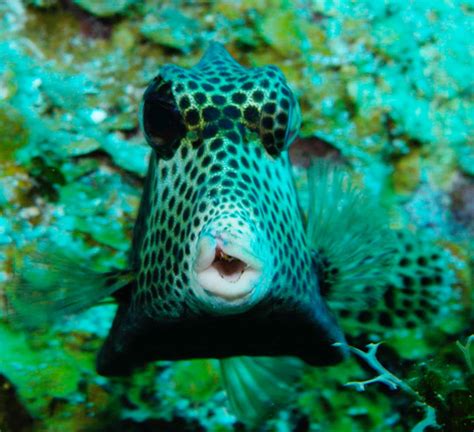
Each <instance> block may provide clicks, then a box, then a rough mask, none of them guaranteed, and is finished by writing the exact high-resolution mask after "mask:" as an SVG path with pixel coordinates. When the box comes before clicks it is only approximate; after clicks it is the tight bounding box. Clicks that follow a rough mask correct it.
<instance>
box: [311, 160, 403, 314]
mask: <svg viewBox="0 0 474 432" xmlns="http://www.w3.org/2000/svg"><path fill="white" fill-rule="evenodd" d="M308 183H309V184H308V189H309V202H308V223H307V235H308V239H309V243H310V245H311V247H312V248H313V249H314V261H315V264H316V267H317V269H318V275H319V280H320V289H321V293H322V294H323V296H324V297H325V298H326V300H327V301H328V303H329V305H330V306H331V308H332V309H334V310H335V311H337V310H339V309H342V308H344V309H346V308H354V309H358V310H361V309H363V308H365V307H367V306H369V305H370V303H371V302H373V301H374V299H377V298H380V297H381V296H382V294H383V276H384V274H386V273H387V272H389V271H390V269H391V267H392V265H393V261H394V250H395V242H394V240H395V238H394V236H393V235H392V232H391V231H390V230H389V228H388V217H387V216H386V215H385V214H384V211H383V210H382V209H381V207H380V206H379V205H377V203H376V202H375V200H374V199H373V198H372V197H371V196H370V195H368V194H366V193H364V192H363V191H361V190H358V189H357V188H356V187H355V186H354V184H353V183H352V182H351V179H350V177H349V175H348V174H347V173H346V172H345V171H344V170H343V168H341V167H337V166H334V165H330V163H329V162H325V161H321V162H316V163H314V164H313V165H312V166H311V167H310V168H309V170H308Z"/></svg>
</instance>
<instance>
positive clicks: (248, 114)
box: [134, 46, 317, 316]
mask: <svg viewBox="0 0 474 432" xmlns="http://www.w3.org/2000/svg"><path fill="white" fill-rule="evenodd" d="M160 77H161V79H162V80H164V81H165V82H167V83H170V86H171V88H172V91H173V95H174V98H175V99H176V101H177V110H178V112H179V115H180V117H181V118H182V121H183V123H184V125H185V127H186V130H187V134H186V135H185V136H184V137H183V138H182V139H181V141H180V143H179V146H174V147H173V148H172V149H170V153H172V152H176V153H174V156H173V157H171V158H167V159H165V158H161V157H160V155H159V154H157V155H156V156H157V157H155V158H152V159H151V162H150V163H151V164H156V167H155V169H154V170H152V171H151V172H152V177H151V179H150V182H151V196H150V197H149V201H150V211H149V214H147V217H146V220H145V222H144V223H146V230H145V232H146V234H145V238H144V241H143V242H142V243H141V244H142V248H141V250H140V263H141V267H140V269H139V279H138V281H139V283H138V289H137V291H136V293H135V295H134V305H135V306H136V307H141V308H143V307H144V306H145V309H146V311H147V313H148V314H149V315H150V316H157V315H160V314H161V315H163V314H164V315H167V316H169V315H172V316H180V314H182V313H184V312H183V311H184V310H186V307H190V306H189V304H188V303H187V301H189V299H191V298H192V297H193V296H192V291H191V290H190V288H189V287H190V278H191V271H192V269H193V265H194V258H195V253H196V244H197V241H198V239H199V233H200V232H201V230H202V229H203V227H205V226H206V223H209V221H216V220H217V221H221V220H222V221H224V222H222V223H223V226H222V229H224V230H225V229H230V227H228V226H226V223H225V220H226V219H225V217H230V218H232V219H233V220H238V221H239V224H238V226H241V227H242V228H241V229H240V228H238V229H237V233H240V234H242V233H244V232H245V229H248V227H254V228H253V229H254V230H255V231H257V230H258V236H259V238H261V239H262V242H263V241H267V242H268V244H269V248H268V250H270V251H271V254H270V255H271V256H266V257H265V260H266V261H267V265H268V266H271V267H272V269H273V273H272V274H273V276H272V278H273V279H272V286H271V293H270V294H269V296H270V297H271V298H272V299H275V301H276V299H278V301H279V302H283V301H287V302H292V301H295V299H299V300H301V299H303V298H308V297H310V296H313V295H314V293H315V289H314V287H315V286H316V285H317V282H316V279H315V278H316V276H315V274H314V272H313V271H312V265H311V263H310V261H311V260H310V253H309V248H308V245H307V244H306V239H305V235H304V227H303V224H302V221H301V217H300V214H299V210H298V205H297V201H296V193H295V190H294V186H293V182H292V178H291V172H290V164H289V160H288V154H287V152H286V151H285V150H286V149H287V148H288V146H289V144H290V143H291V140H292V139H293V138H294V136H295V135H296V133H297V132H298V130H299V125H300V114H299V108H298V105H297V102H296V99H295V98H294V96H293V95H292V93H291V91H290V90H289V87H288V86H287V84H286V82H285V80H284V77H283V75H282V73H281V72H280V70H279V69H277V68H276V67H263V68H251V69H246V68H243V67H241V66H240V65H238V64H237V63H236V62H235V61H234V60H233V59H232V58H231V57H230V55H229V54H228V53H227V52H226V51H225V49H224V48H222V47H220V46H214V47H213V50H211V52H208V53H207V54H206V56H205V57H204V58H203V59H202V60H201V61H200V62H199V64H198V65H196V66H195V67H193V68H192V69H190V70H185V69H182V68H179V67H176V66H170V65H168V66H165V67H164V68H163V69H162V71H161V73H160ZM151 85H153V84H151ZM150 121H151V119H150ZM246 227H247V228H246ZM232 229H236V228H235V226H234V228H232ZM284 299H285V300H284ZM186 305H187V306H186Z"/></svg>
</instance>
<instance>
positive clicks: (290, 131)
mask: <svg viewBox="0 0 474 432" xmlns="http://www.w3.org/2000/svg"><path fill="white" fill-rule="evenodd" d="M292 102H293V103H292V104H291V105H290V108H289V112H288V126H287V127H286V134H285V141H284V148H285V150H287V149H288V148H289V147H290V145H291V144H292V143H293V141H294V140H295V139H296V137H297V136H298V133H299V131H300V127H301V111H300V106H299V104H298V102H297V101H296V100H293V101H292Z"/></svg>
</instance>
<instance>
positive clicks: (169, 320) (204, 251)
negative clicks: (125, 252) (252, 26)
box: [12, 43, 399, 425]
mask: <svg viewBox="0 0 474 432" xmlns="http://www.w3.org/2000/svg"><path fill="white" fill-rule="evenodd" d="M140 122H141V128H142V130H143V134H144V137H145V140H146V142H147V143H148V145H149V146H150V147H151V156H150V160H149V166H148V171H147V175H146V179H145V184H144V188H143V194H142V198H141V202H140V206H139V209H138V214H137V218H136V221H135V225H134V229H133V235H132V242H131V248H130V254H129V260H128V268H126V269H122V270H114V269H111V270H110V271H108V272H105V273H99V272H93V271H91V270H90V269H89V268H88V266H87V265H83V264H81V263H79V262H77V260H74V259H73V258H71V257H68V256H67V251H64V250H54V248H47V249H45V250H43V251H41V250H39V252H38V254H37V255H32V256H31V257H30V261H29V264H28V265H27V266H26V268H25V270H24V273H23V274H22V276H21V277H20V278H19V282H18V283H17V288H16V289H15V290H14V298H13V300H12V303H13V304H14V305H16V309H17V311H18V314H19V315H20V318H21V319H23V320H25V321H27V322H29V323H30V324H32V325H34V324H38V323H39V322H46V321H50V320H52V319H56V318H57V317H59V316H62V315H65V314H73V313H77V312H79V311H82V310H84V309H86V308H88V307H90V306H92V305H94V304H96V303H97V302H100V301H101V300H102V299H104V298H106V297H109V296H111V297H112V298H113V299H114V301H115V302H116V303H117V304H118V308H117V311H116V314H115V318H114V320H113V323H112V325H111V328H110V330H109V333H108V335H107V337H106V339H105V341H104V343H103V346H102V348H101V349H100V351H99V353H98V356H97V365H96V366H97V372H98V373H99V374H101V375H104V376H124V375H129V374H132V373H133V371H134V370H135V369H137V368H140V367H143V366H145V365H146V364H147V363H149V362H153V361H156V360H181V359H195V358H214V359H218V360H219V362H220V366H221V375H222V379H223V383H224V386H225V388H226V391H227V394H228V397H229V402H230V406H231V408H232V410H233V412H234V413H235V414H236V416H237V417H238V418H239V419H241V420H242V421H244V422H247V423H248V424H254V425H255V424H258V423H259V422H261V421H262V420H263V419H265V418H267V417H268V416H269V415H270V413H271V412H273V410H274V409H276V407H278V406H281V404H283V403H286V401H288V398H289V397H290V395H291V393H292V390H291V388H292V387H291V386H292V385H293V384H294V382H295V381H296V380H297V379H298V377H299V376H300V375H301V373H302V371H303V370H304V368H305V367H307V366H312V367H320V366H330V365H336V364H338V363H339V362H342V361H344V360H345V359H346V358H347V357H348V355H349V349H348V347H347V343H346V334H345V331H344V330H343V328H344V326H341V323H344V322H347V320H352V321H351V322H356V323H358V322H360V321H363V320H360V319H359V318H360V317H361V314H362V315H363V314H364V312H367V311H373V312H371V313H372V314H373V315H374V316H375V314H376V313H385V315H386V316H388V315H390V316H392V315H393V314H396V313H397V310H398V309H399V308H398V307H395V304H394V303H393V302H392V303H390V301H387V300H386V299H387V298H388V297H389V295H387V294H386V292H387V289H388V288H387V286H388V285H389V282H390V281H389V278H388V276H387V275H391V274H393V272H394V271H396V270H393V269H394V268H395V269H396V268H397V265H398V264H399V263H398V264H397V261H396V260H397V253H396V243H397V237H396V235H394V233H393V230H391V229H390V228H389V224H388V219H387V216H386V214H385V212H384V211H383V209H381V207H380V205H379V204H378V203H377V202H376V200H374V199H373V197H371V196H370V195H369V194H367V193H365V192H364V191H363V190H361V189H359V188H358V187H357V186H356V184H355V182H354V181H352V180H351V177H350V175H349V174H348V172H347V170H346V169H345V168H344V167H341V166H338V165H334V164H328V163H324V162H322V163H318V162H314V163H312V164H311V166H310V167H309V168H308V169H307V173H306V177H307V187H308V191H309V194H308V199H307V202H306V205H305V206H302V205H301V199H299V197H298V193H297V190H296V187H295V182H294V178H293V175H292V167H291V163H290V158H289V148H290V146H291V144H292V143H293V142H294V141H295V139H296V137H297V136H298V134H299V130H300V126H301V111H300V107H299V104H298V102H297V98H296V96H295V95H294V93H293V91H292V90H291V88H290V86H289V85H288V83H287V82H286V79H285V77H284V75H283V73H282V72H281V70H280V69H279V68H277V67H276V66H263V67H250V68H246V67H243V66H241V65H240V64H239V63H238V62H237V61H236V60H234V59H233V57H232V56H231V55H230V54H229V52H228V51H227V50H226V49H225V47H224V46H223V45H221V44H219V43H211V44H210V46H209V47H208V49H207V51H206V52H205V53H204V55H203V57H202V59H201V60H200V61H199V62H198V63H197V64H196V65H195V66H194V67H192V68H190V69H186V68H183V67H179V66H176V65H171V64H170V65H165V66H163V67H162V68H161V69H160V70H159V73H158V74H157V75H156V77H155V78H154V79H153V80H152V81H151V82H150V84H149V85H148V87H147V89H146V90H145V92H144V95H143V100H142V103H141V106H140ZM303 207H304V208H303ZM40 249H41V248H40ZM38 268H42V269H43V270H42V272H40V273H38V270H36V269H38ZM42 275H46V276H45V277H43V276H42ZM78 282H80V283H79V284H78ZM384 302H385V303H384ZM378 304H383V305H385V306H386V307H384V308H381V309H380V308H379V309H377V307H376V306H374V305H378ZM377 311H378V312H377ZM387 314H388V315H387ZM376 319H378V320H379V321H380V322H382V324H383V321H384V319H381V318H376ZM379 321H378V322H379ZM385 322H388V320H387V319H385ZM351 326H352V324H351ZM348 328H349V327H348ZM351 328H352V327H351ZM361 328H362V330H361V331H363V327H361Z"/></svg>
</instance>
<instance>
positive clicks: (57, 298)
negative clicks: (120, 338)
mask: <svg viewBox="0 0 474 432" xmlns="http://www.w3.org/2000/svg"><path fill="white" fill-rule="evenodd" d="M15 273H16V275H15V277H14V280H13V284H12V287H11V289H10V290H9V294H8V299H9V302H10V303H11V305H12V309H13V310H11V311H9V313H8V316H9V318H10V320H11V321H12V322H14V323H16V324H19V325H20V326H27V327H38V326H41V325H44V324H47V323H49V322H53V321H55V320H57V319H58V318H61V317H63V316H65V315H71V314H75V313H78V312H81V311H83V310H85V309H87V308H89V307H90V306H92V305H93V304H95V303H98V302H99V301H100V300H102V299H104V298H105V297H107V296H110V295H112V294H114V293H117V292H119V291H120V290H123V289H126V287H127V285H129V284H130V283H132V281H133V279H134V277H133V274H132V273H131V272H128V271H122V270H117V271H111V272H107V273H99V272H95V271H92V270H90V269H89V268H87V267H86V266H85V265H83V264H81V263H79V262H78V259H77V257H73V256H71V255H68V254H67V253H66V252H65V251H63V250H60V249H59V248H58V247H57V246H52V245H48V246H46V245H41V246H39V247H38V249H37V250H36V251H35V252H34V253H32V254H31V255H29V256H28V257H26V258H25V259H24V261H23V262H22V263H21V264H20V265H19V268H17V269H16V272H15Z"/></svg>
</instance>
